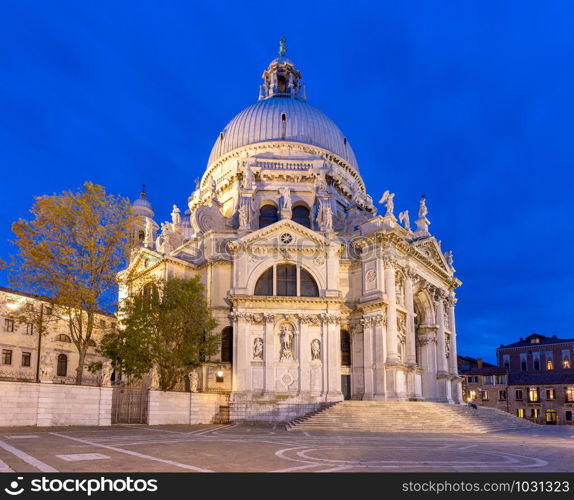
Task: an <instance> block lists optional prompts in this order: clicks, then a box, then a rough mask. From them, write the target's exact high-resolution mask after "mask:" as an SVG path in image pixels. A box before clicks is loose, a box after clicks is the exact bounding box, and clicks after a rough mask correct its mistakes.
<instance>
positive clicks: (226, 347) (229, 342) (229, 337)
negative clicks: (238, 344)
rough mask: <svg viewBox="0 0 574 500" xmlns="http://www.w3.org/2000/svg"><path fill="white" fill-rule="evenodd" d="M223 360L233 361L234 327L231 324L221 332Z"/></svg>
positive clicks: (225, 361) (226, 361) (223, 361)
mask: <svg viewBox="0 0 574 500" xmlns="http://www.w3.org/2000/svg"><path fill="white" fill-rule="evenodd" d="M221 362H222V363H233V328H231V327H230V326H227V327H225V328H224V329H223V331H222V332H221Z"/></svg>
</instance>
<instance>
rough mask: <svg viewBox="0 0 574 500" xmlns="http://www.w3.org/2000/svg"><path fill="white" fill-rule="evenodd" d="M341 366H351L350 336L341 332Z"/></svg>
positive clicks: (345, 331)
mask: <svg viewBox="0 0 574 500" xmlns="http://www.w3.org/2000/svg"><path fill="white" fill-rule="evenodd" d="M341 366H351V336H350V335H349V332H348V331H347V330H341Z"/></svg>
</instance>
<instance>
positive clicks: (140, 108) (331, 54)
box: [0, 0, 574, 360]
mask: <svg viewBox="0 0 574 500" xmlns="http://www.w3.org/2000/svg"><path fill="white" fill-rule="evenodd" d="M573 21H574V4H572V2H566V1H564V2H534V1H530V2H529V1H516V2H513V1H506V2H500V1H486V0H481V1H467V2H457V1H454V0H453V1H450V2H446V1H445V2H441V1H438V0H433V1H428V2H416V1H409V2H397V1H384V2H383V1H380V2H376V6H375V2H363V1H360V0H359V1H353V2H338V1H330V2H303V3H299V4H296V3H295V4H293V3H285V2H245V1H243V2H236V3H231V2H225V1H219V2H201V3H195V2H191V1H169V0H164V1H162V2H159V1H155V2H151V1H145V0H139V1H122V2H117V1H113V2H112V1H108V0H99V1H97V2H96V1H88V0H85V1H82V2H77V1H58V0H56V1H53V2H44V1H35V2H34V1H29V0H16V1H11V0H8V1H5V2H3V13H2V16H1V17H0V43H1V48H0V68H1V72H0V75H1V76H0V113H1V117H2V119H1V120H0V168H1V169H2V186H3V189H2V191H3V193H2V194H3V196H2V201H3V203H2V204H1V208H0V257H2V258H4V259H6V258H7V257H8V256H9V255H10V254H11V253H12V252H13V249H12V248H11V246H10V244H9V243H8V240H10V239H11V231H10V224H11V222H12V221H14V220H16V219H18V218H19V217H25V216H27V211H28V209H29V207H30V206H31V204H32V201H33V196H35V195H39V194H44V193H53V192H59V191H61V190H63V189H68V188H72V189H73V188H76V187H78V186H80V185H81V184H82V183H83V182H84V181H85V180H91V181H93V182H97V183H100V184H103V185H104V186H106V188H107V189H108V190H109V191H111V192H114V193H120V194H123V195H126V196H130V197H132V198H133V197H135V196H137V194H138V191H139V186H140V185H141V184H142V183H145V184H147V185H148V192H149V197H150V199H151V201H152V202H153V204H154V208H155V210H156V214H157V219H158V220H159V221H162V220H166V219H167V218H168V217H169V212H170V211H171V206H172V204H173V203H177V204H178V205H179V206H180V207H183V206H185V201H186V199H187V196H188V195H189V194H190V193H191V192H192V190H193V186H194V183H193V180H194V178H195V177H198V176H201V175H202V173H203V170H204V168H205V166H206V161H207V158H208V156H209V152H210V150H211V146H212V144H213V142H214V140H215V139H216V137H217V134H218V133H219V131H220V130H221V129H222V128H223V127H224V126H225V124H226V123H227V122H228V121H229V120H230V119H231V118H232V117H233V116H234V115H235V114H236V113H237V112H239V111H240V110H241V109H242V108H244V107H245V106H247V105H249V104H251V103H253V102H254V101H255V100H256V99H257V95H258V85H259V83H260V76H261V73H262V71H263V69H264V68H265V67H266V66H267V64H268V63H269V61H270V60H271V59H272V58H273V57H275V55H276V51H277V46H278V40H279V38H280V37H281V36H282V35H285V36H286V37H287V41H288V57H289V58H290V59H292V60H293V61H294V62H295V63H296V65H297V66H298V67H299V69H300V70H301V71H302V73H303V79H304V82H305V83H306V86H307V97H308V101H309V102H310V103H311V104H313V105H314V106H317V107H319V108H320V109H322V110H323V111H324V112H326V113H327V114H328V115H329V116H331V118H333V120H334V121H335V122H336V123H337V124H338V125H339V126H340V127H341V129H342V130H343V132H344V133H345V135H346V136H348V137H349V139H350V141H351V144H352V145H353V148H354V150H355V153H356V155H357V158H358V161H359V165H360V169H361V174H362V175H363V178H364V179H365V182H366V184H367V188H368V191H369V193H370V194H371V195H372V196H373V198H375V199H378V198H379V196H380V194H381V193H382V192H383V191H384V190H385V189H390V190H391V191H394V192H396V197H395V208H396V209H397V211H399V210H404V209H407V208H408V209H409V210H410V212H411V214H414V213H416V210H417V203H418V199H419V197H420V195H421V194H422V193H425V194H426V195H427V199H428V207H429V219H430V220H431V222H432V225H431V231H432V232H433V233H434V234H435V235H436V236H437V238H438V239H440V240H442V244H443V249H444V250H448V249H452V250H453V251H454V256H455V267H456V269H457V273H458V276H459V277H460V279H461V280H462V281H463V282H464V285H463V286H462V287H461V288H460V289H459V291H458V297H459V303H458V307H457V310H458V312H457V326H458V332H459V353H461V354H466V355H474V356H483V357H485V358H486V359H490V360H494V349H495V348H496V347H497V346H498V345H499V344H501V343H508V342H512V341H514V340H516V339H517V338H518V337H524V336H527V335H528V334H530V333H532V332H539V333H543V334H556V335H558V336H559V337H574V331H572V326H571V323H572V319H571V312H572V309H573V307H572V306H573V298H574V292H573V287H572V285H571V284H572V282H573V278H574V272H573V270H572V263H571V262H570V261H569V259H570V258H571V256H572V248H573V243H574V242H573V237H572V234H573V230H572V228H571V226H572V221H571V198H572V194H573V192H574V190H573V189H572V177H573V176H572V175H571V168H572V158H573V148H574V140H573V139H574V137H573V126H572V122H573V118H572V117H573V115H574V99H573V92H574V69H573V65H572V60H573V57H574V30H572V25H573ZM0 283H1V284H6V277H5V276H4V275H0Z"/></svg>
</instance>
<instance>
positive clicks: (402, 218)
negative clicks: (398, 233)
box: [399, 210, 411, 232]
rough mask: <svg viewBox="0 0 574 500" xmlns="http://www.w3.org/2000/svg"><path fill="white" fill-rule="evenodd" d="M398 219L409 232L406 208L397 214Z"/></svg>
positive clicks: (409, 225)
mask: <svg viewBox="0 0 574 500" xmlns="http://www.w3.org/2000/svg"><path fill="white" fill-rule="evenodd" d="M399 220H400V221H401V222H404V225H405V229H406V230H407V231H409V232H410V231H411V222H410V219H409V211H408V210H405V211H404V212H401V213H400V214H399Z"/></svg>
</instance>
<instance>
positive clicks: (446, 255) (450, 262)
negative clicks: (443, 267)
mask: <svg viewBox="0 0 574 500" xmlns="http://www.w3.org/2000/svg"><path fill="white" fill-rule="evenodd" d="M444 258H445V259H446V263H447V264H448V265H449V266H450V267H453V262H454V258H453V255H452V251H448V252H445V253H444Z"/></svg>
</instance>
